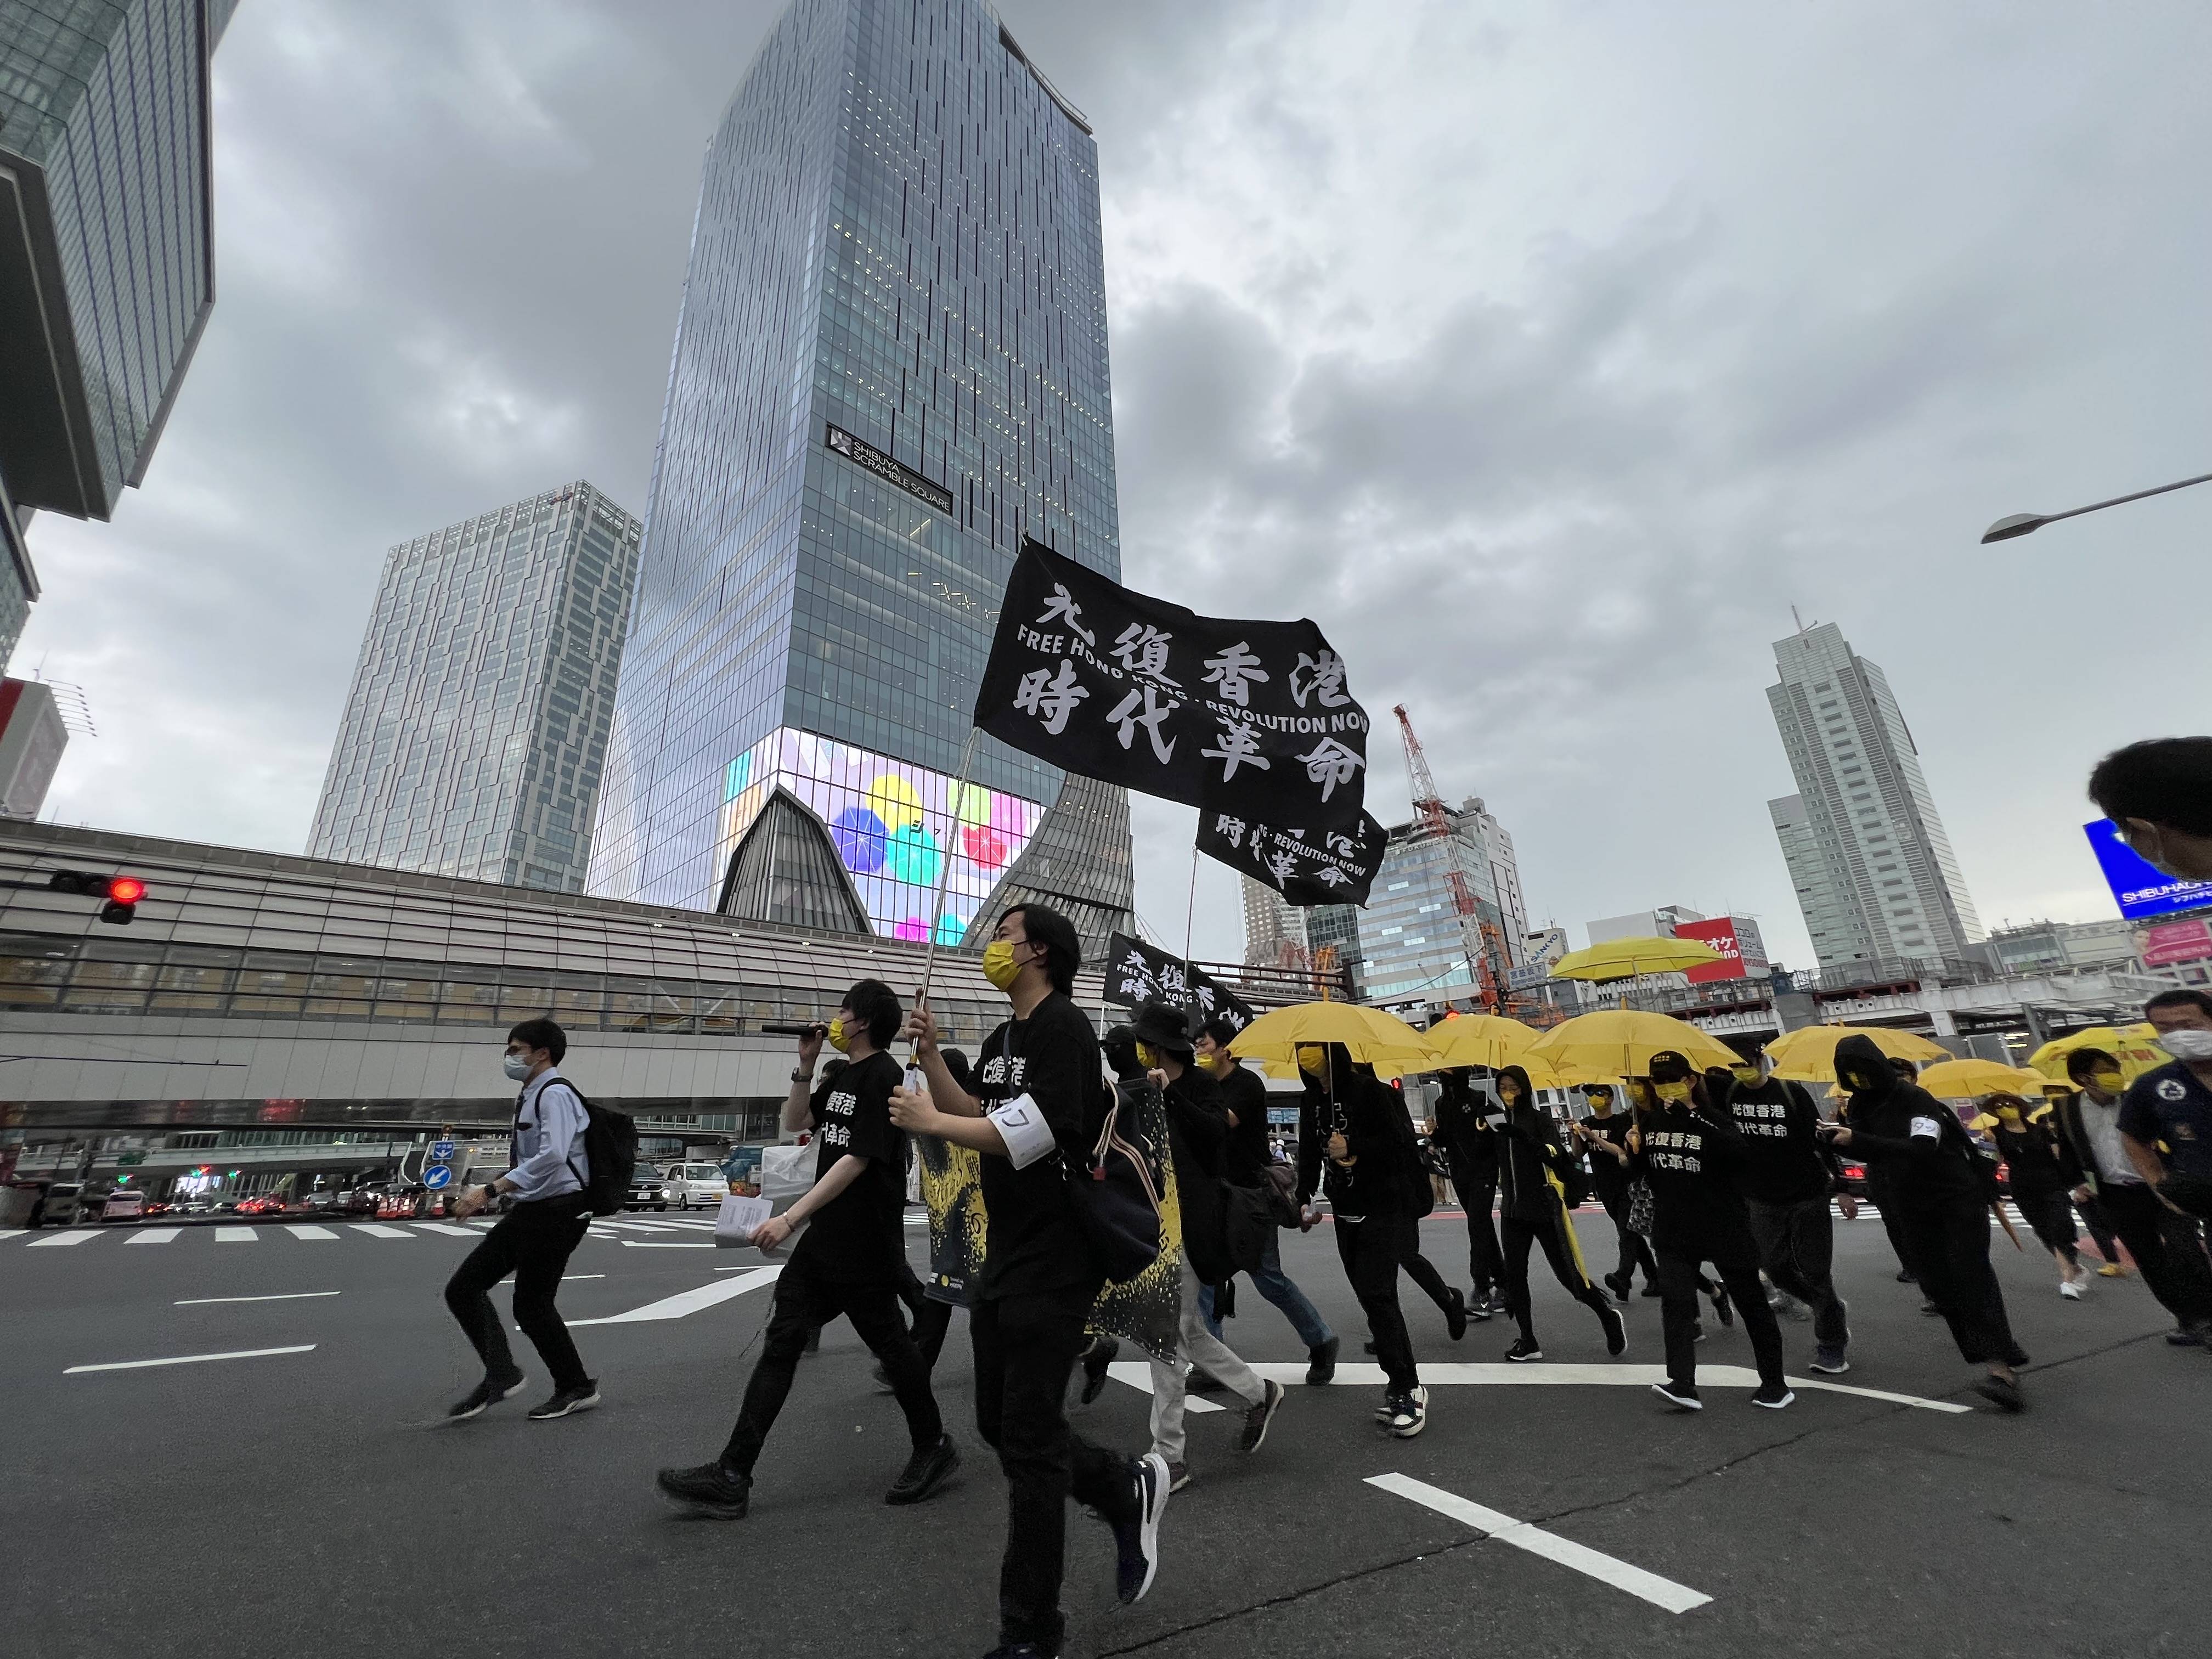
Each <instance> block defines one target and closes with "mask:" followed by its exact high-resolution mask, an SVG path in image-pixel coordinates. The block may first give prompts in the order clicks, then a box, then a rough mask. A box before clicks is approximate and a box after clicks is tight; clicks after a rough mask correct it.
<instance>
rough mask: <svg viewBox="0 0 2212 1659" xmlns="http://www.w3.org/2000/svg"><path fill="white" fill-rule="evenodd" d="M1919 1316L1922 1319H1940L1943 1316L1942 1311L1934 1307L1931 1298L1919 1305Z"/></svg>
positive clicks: (1933, 1301)
mask: <svg viewBox="0 0 2212 1659" xmlns="http://www.w3.org/2000/svg"><path fill="white" fill-rule="evenodd" d="M1920 1316H1921V1317H1922V1318H1923V1319H1941V1318H1942V1316H1943V1310H1942V1309H1941V1308H1939V1307H1937V1306H1936V1303H1935V1300H1934V1299H1933V1298H1932V1297H1931V1298H1929V1300H1928V1301H1925V1302H1923V1303H1922V1304H1920Z"/></svg>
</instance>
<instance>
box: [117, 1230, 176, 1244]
mask: <svg viewBox="0 0 2212 1659" xmlns="http://www.w3.org/2000/svg"><path fill="white" fill-rule="evenodd" d="M182 1231H184V1229H183V1228H182V1227H148V1228H146V1229H145V1230H144V1231H140V1232H135V1233H133V1234H131V1237H128V1238H126V1239H125V1240H124V1241H123V1242H124V1243H126V1244H166V1243H168V1242H169V1241H170V1240H171V1239H173V1238H174V1237H176V1236H177V1235H178V1234H179V1233H180V1232H182Z"/></svg>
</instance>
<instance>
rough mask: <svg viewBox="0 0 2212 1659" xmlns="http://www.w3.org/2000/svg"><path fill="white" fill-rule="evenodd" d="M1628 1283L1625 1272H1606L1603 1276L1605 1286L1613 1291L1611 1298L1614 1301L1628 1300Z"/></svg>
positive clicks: (1629, 1281) (1628, 1278)
mask: <svg viewBox="0 0 2212 1659" xmlns="http://www.w3.org/2000/svg"><path fill="white" fill-rule="evenodd" d="M1630 1283H1631V1280H1630V1277H1629V1275H1628V1274H1626V1273H1607V1275H1606V1276H1605V1287H1606V1289H1607V1290H1608V1291H1612V1292H1613V1300H1614V1301H1616V1302H1626V1301H1627V1300H1628V1287H1629V1285H1630Z"/></svg>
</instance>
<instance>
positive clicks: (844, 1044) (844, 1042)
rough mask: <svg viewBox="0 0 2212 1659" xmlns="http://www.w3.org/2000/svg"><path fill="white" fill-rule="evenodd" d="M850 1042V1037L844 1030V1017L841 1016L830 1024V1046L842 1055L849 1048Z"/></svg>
mask: <svg viewBox="0 0 2212 1659" xmlns="http://www.w3.org/2000/svg"><path fill="white" fill-rule="evenodd" d="M852 1041H853V1039H852V1036H851V1035H850V1034H849V1033H848V1031H847V1030H845V1017H844V1016H843V1015H842V1014H840V1015H838V1017H837V1018H835V1019H833V1020H831V1021H830V1022H829V1046H830V1047H831V1048H835V1049H836V1051H837V1052H838V1053H839V1054H843V1053H844V1052H845V1050H846V1049H847V1048H848V1047H850V1046H851V1044H852Z"/></svg>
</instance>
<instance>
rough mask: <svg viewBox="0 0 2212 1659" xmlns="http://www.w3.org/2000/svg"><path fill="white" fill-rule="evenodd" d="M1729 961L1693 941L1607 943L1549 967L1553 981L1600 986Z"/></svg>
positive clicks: (1717, 952)
mask: <svg viewBox="0 0 2212 1659" xmlns="http://www.w3.org/2000/svg"><path fill="white" fill-rule="evenodd" d="M1727 960H1728V958H1727V957H1724V956H1723V955H1722V954H1721V953H1720V952H1719V951H1716V950H1714V949H1713V947H1712V946H1711V945H1704V944H1700V943H1699V941H1698V940H1696V939H1607V940H1606V941H1605V942H1604V943H1603V944H1601V945H1588V946H1585V947H1584V948H1583V949H1582V950H1580V951H1568V952H1567V954H1566V955H1565V956H1563V957H1560V958H1559V960H1558V961H1557V962H1555V963H1553V964H1552V977H1553V979H1586V980H1589V981H1591V982H1592V983H1594V984H1600V985H1602V984H1604V983H1605V982H1606V981H1609V980H1616V979H1634V978H1635V977H1636V976H1637V975H1638V974H1679V973H1681V972H1682V971H1684V970H1685V969H1690V968H1703V967H1705V966H1706V965H1707V964H1709V963H1716V962H1726V961H1727Z"/></svg>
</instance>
